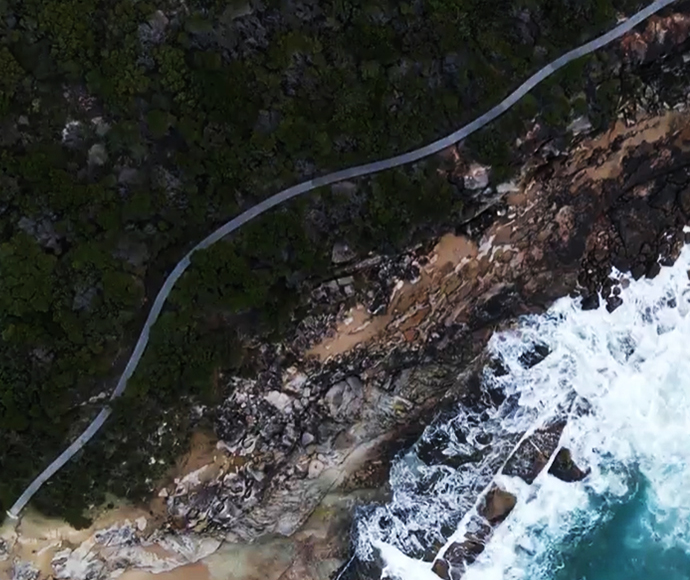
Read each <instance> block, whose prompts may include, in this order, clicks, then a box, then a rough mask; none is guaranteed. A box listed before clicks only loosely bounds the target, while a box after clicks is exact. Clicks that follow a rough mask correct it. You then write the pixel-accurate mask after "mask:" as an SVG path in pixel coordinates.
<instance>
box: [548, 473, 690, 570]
mask: <svg viewBox="0 0 690 580" xmlns="http://www.w3.org/2000/svg"><path fill="white" fill-rule="evenodd" d="M648 491H649V487H648V485H641V486H640V488H639V489H638V490H636V492H635V493H633V494H631V495H630V496H629V497H626V498H625V499H624V500H623V501H620V500H617V501H615V502H613V503H608V504H607V503H603V505H602V506H601V512H600V522H599V523H598V525H596V526H594V528H593V529H592V530H591V531H590V532H589V533H579V534H578V533H577V532H575V533H573V534H572V536H571V537H569V538H568V540H567V541H566V542H562V543H559V544H556V545H555V546H553V548H552V549H551V550H550V552H552V555H551V556H550V558H548V559H547V560H548V561H547V562H546V563H545V564H546V565H544V564H541V565H540V566H538V567H539V568H541V569H542V574H538V575H539V576H542V577H545V578H550V579H551V580H619V579H620V580H649V579H650V578H659V579H660V580H661V579H664V580H685V579H686V578H690V554H689V553H688V552H687V551H686V550H685V549H684V548H682V547H679V546H665V545H664V543H663V542H662V541H661V535H662V534H664V532H665V531H666V532H668V531H671V533H672V530H662V529H655V527H654V526H650V513H649V511H648V501H649V497H648V493H647V492H648ZM677 515H678V517H682V516H681V514H677ZM543 572H546V573H545V574H544V573H543Z"/></svg>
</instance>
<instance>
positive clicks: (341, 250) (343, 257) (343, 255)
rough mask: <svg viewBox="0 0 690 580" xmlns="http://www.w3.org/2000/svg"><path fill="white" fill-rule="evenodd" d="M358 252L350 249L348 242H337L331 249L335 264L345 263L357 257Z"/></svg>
mask: <svg viewBox="0 0 690 580" xmlns="http://www.w3.org/2000/svg"><path fill="white" fill-rule="evenodd" d="M356 256H357V255H356V254H355V253H354V252H353V251H352V249H350V246H348V245H347V243H346V242H336V243H335V244H333V250H332V251H331V260H332V261H333V263H334V264H344V263H345V262H349V261H350V260H354V259H355V258H356Z"/></svg>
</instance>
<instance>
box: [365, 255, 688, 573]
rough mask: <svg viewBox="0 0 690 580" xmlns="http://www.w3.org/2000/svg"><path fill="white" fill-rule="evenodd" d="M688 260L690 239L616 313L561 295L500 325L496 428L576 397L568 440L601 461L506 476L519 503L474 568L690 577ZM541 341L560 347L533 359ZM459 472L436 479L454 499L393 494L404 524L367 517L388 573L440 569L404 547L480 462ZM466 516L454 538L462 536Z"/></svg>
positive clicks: (540, 418) (522, 424)
mask: <svg viewBox="0 0 690 580" xmlns="http://www.w3.org/2000/svg"><path fill="white" fill-rule="evenodd" d="M689 272H690V249H689V248H688V247H686V248H685V249H684V250H683V252H682V254H681V256H680V258H679V259H678V261H677V262H676V264H675V265H674V266H673V267H672V268H663V269H662V272H661V274H660V275H659V276H657V278H655V279H654V280H640V281H637V282H630V284H629V286H628V287H627V288H626V289H625V290H623V292H622V294H621V295H622V297H623V299H624V303H623V305H622V306H621V307H620V308H618V309H617V310H616V311H615V312H613V313H612V314H608V313H606V311H605V310H604V308H601V309H600V310H598V311H587V312H584V311H582V310H581V309H580V307H579V303H578V302H577V301H576V300H572V299H563V300H561V301H559V302H558V303H556V304H555V305H554V306H553V307H552V308H551V309H550V311H549V312H548V313H547V314H546V315H544V316H540V317H531V318H526V319H524V320H523V321H522V323H521V324H520V325H519V326H518V328H517V329H516V330H512V331H510V332H506V333H503V334H500V335H496V336H494V337H493V338H492V340H491V341H490V346H489V348H490V350H491V351H492V353H493V354H494V355H496V356H499V357H500V358H501V360H502V362H503V365H504V366H505V368H506V369H507V370H508V373H507V374H505V375H503V376H501V377H495V378H494V379H492V380H495V387H496V388H499V389H501V390H502V391H503V392H504V393H505V395H507V397H508V399H509V400H513V401H516V402H517V404H516V405H514V409H513V410H511V411H510V413H508V414H505V413H503V414H501V412H498V413H496V414H495V415H493V416H491V417H489V418H487V419H484V418H482V422H484V423H486V424H491V425H492V426H491V428H492V429H493V431H494V433H499V432H502V433H504V434H505V433H507V434H510V433H524V432H525V431H526V430H529V429H530V428H535V426H537V425H540V424H543V423H544V421H545V420H546V419H548V418H551V417H553V416H554V414H558V413H560V414H561V415H560V416H563V413H564V411H563V409H564V408H568V407H567V402H568V401H572V400H576V401H579V402H582V403H583V405H584V406H583V407H580V408H581V409H588V410H587V411H585V412H579V411H578V412H573V411H567V426H566V428H565V430H564V432H563V435H562V437H561V441H560V444H561V445H562V446H564V447H567V448H568V449H569V450H570V451H571V452H572V457H573V459H574V461H575V462H576V463H577V464H578V465H579V466H580V467H582V468H588V469H590V470H591V473H590V475H589V476H588V477H586V478H585V479H584V480H583V481H581V482H577V483H565V482H562V481H560V480H558V479H556V478H554V477H553V476H551V475H549V474H548V472H547V470H544V471H542V473H541V474H540V475H539V476H538V477H537V479H536V480H535V481H534V483H532V485H527V484H526V483H525V482H524V481H522V480H520V479H518V478H514V477H508V476H505V475H503V474H500V473H499V474H498V475H496V476H495V477H494V479H493V482H494V483H497V484H499V485H500V486H501V487H503V489H506V490H508V491H510V492H511V493H513V494H514V495H515V496H516V497H517V505H516V507H515V509H514V510H513V511H512V512H511V514H510V516H509V517H508V519H507V520H506V521H505V522H504V523H503V524H502V525H501V526H499V527H498V528H497V529H496V530H495V532H494V535H493V537H492V539H491V540H490V541H489V542H488V544H487V546H486V549H485V550H484V552H483V553H482V554H481V555H480V556H479V558H478V559H477V560H476V562H474V563H473V564H472V565H471V566H469V568H468V569H467V570H466V572H465V574H464V575H463V580H657V579H658V580H683V579H690V280H689V276H690V274H689ZM614 275H616V276H619V274H618V273H616V272H614ZM536 343H540V344H546V345H547V346H548V350H549V351H550V354H549V355H548V356H546V358H545V359H544V360H543V361H541V362H540V363H538V364H537V365H536V366H534V367H532V368H529V369H525V368H524V365H523V364H522V363H521V362H520V359H521V357H522V356H524V353H525V352H526V349H530V348H533V347H534V345H535V344H536ZM464 420H465V419H463V421H464ZM492 422H493V424H492ZM484 423H483V424H484ZM458 473H459V471H458V472H450V473H449V475H448V476H444V478H441V479H440V480H439V481H440V482H441V483H442V484H443V487H442V489H443V494H444V495H440V494H439V495H438V498H439V499H440V498H443V504H441V503H440V502H439V501H438V500H436V501H435V500H434V497H433V496H432V497H428V498H426V499H425V501H426V503H425V504H423V505H422V504H419V503H417V504H415V502H418V500H417V499H416V498H415V497H414V496H412V495H410V494H408V495H407V496H406V495H405V494H404V493H402V491H401V492H399V493H398V494H397V496H398V499H396V501H398V503H399V504H400V505H404V504H403V502H404V501H406V502H407V505H409V506H411V508H413V509H410V510H408V512H410V513H412V514H413V515H412V516H408V517H407V519H406V520H402V519H401V520H399V521H397V522H395V523H394V526H393V530H394V532H395V533H394V534H393V533H389V534H388V536H382V535H381V533H380V532H379V528H377V527H375V526H370V528H366V530H365V531H368V530H369V529H371V530H373V531H372V532H370V533H369V536H368V537H366V536H364V535H363V537H365V538H367V541H368V542H369V543H370V544H371V545H374V546H376V547H377V548H378V549H379V550H380V551H381V554H382V556H383V559H384V561H385V564H386V568H385V570H384V574H387V575H388V577H392V578H396V579H400V580H437V577H436V576H435V575H434V574H433V573H432V572H431V570H430V567H431V565H430V564H429V563H427V562H422V561H420V560H416V559H414V558H412V557H410V556H407V555H405V553H404V552H403V551H402V550H401V549H400V548H399V547H398V546H404V541H405V540H406V537H407V536H406V534H408V532H409V531H410V530H415V529H417V530H419V529H420V528H423V529H429V526H432V525H435V524H434V522H437V521H439V520H440V517H441V515H442V511H443V510H444V509H447V507H444V506H451V507H452V506H453V501H456V502H457V503H458V504H459V502H460V499H458V498H462V497H463V493H464V492H465V491H466V489H467V488H468V485H470V484H471V483H472V477H477V476H478V475H477V476H473V475H472V473H469V472H468V473H465V474H464V475H463V476H462V477H461V478H460V477H459V476H458ZM477 474H479V472H477ZM401 481H402V478H401ZM482 481H483V480H482ZM482 485H483V484H482ZM398 489H400V490H403V491H404V486H402V484H401V485H399V486H398ZM439 489H441V487H439ZM415 506H416V509H414V508H415ZM438 506H440V507H438ZM466 521H468V520H467V519H466V520H463V522H461V523H460V525H459V527H458V530H457V532H456V534H455V536H454V537H451V538H450V539H449V540H448V542H447V543H446V546H447V545H449V543H450V542H452V541H453V539H454V538H459V537H462V535H463V533H464V529H465V528H463V526H464V525H466ZM376 534H378V536H377V535H376ZM377 538H378V539H377ZM440 553H443V550H441V552H440Z"/></svg>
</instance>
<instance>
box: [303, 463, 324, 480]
mask: <svg viewBox="0 0 690 580" xmlns="http://www.w3.org/2000/svg"><path fill="white" fill-rule="evenodd" d="M325 468H326V466H325V465H324V463H323V462H322V461H320V460H318V459H312V460H311V461H310V462H309V470H308V471H307V477H308V478H309V479H316V478H317V477H319V475H321V472H322V471H323V470H324V469H325Z"/></svg>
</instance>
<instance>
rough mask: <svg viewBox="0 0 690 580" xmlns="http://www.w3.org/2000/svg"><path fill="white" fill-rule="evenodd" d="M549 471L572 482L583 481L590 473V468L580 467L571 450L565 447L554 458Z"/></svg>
mask: <svg viewBox="0 0 690 580" xmlns="http://www.w3.org/2000/svg"><path fill="white" fill-rule="evenodd" d="M549 473H550V474H551V475H553V476H554V477H557V478H558V479H560V480H561V481H565V482H567V483H572V482H574V481H582V480H583V479H584V478H585V477H587V476H588V475H589V473H590V469H587V470H585V471H583V470H582V469H580V468H579V467H578V466H577V465H576V464H575V462H574V461H573V458H572V455H571V453H570V450H569V449H566V448H565V447H564V448H563V449H561V450H560V451H559V452H558V454H557V455H556V458H555V459H554V460H553V463H552V464H551V467H550V468H549Z"/></svg>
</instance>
